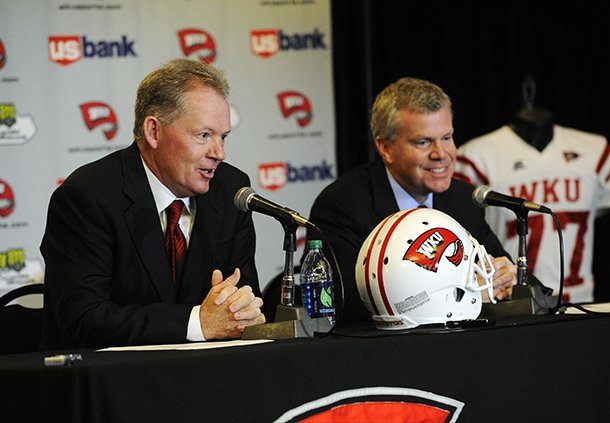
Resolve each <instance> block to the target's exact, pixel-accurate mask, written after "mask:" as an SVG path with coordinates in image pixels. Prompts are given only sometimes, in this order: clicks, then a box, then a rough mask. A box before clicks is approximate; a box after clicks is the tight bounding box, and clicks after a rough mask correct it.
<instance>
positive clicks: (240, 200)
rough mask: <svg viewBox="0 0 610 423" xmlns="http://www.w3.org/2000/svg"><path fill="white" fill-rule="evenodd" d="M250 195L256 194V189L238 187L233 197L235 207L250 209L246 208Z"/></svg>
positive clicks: (244, 210)
mask: <svg viewBox="0 0 610 423" xmlns="http://www.w3.org/2000/svg"><path fill="white" fill-rule="evenodd" d="M252 195H256V191H254V190H253V189H252V187H243V188H240V189H239V191H237V192H236V193H235V197H234V198H233V202H234V203H235V207H237V208H238V209H239V210H241V211H243V212H247V211H250V209H249V208H248V201H249V200H250V197H251V196H252Z"/></svg>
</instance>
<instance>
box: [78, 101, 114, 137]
mask: <svg viewBox="0 0 610 423" xmlns="http://www.w3.org/2000/svg"><path fill="white" fill-rule="evenodd" d="M80 110H81V113H82V115H83V120H84V121H85V125H87V128H89V130H90V131H93V130H94V129H95V128H97V127H98V126H99V127H101V128H102V131H103V133H104V136H105V137H106V139H107V140H108V141H110V140H111V139H112V138H114V136H115V135H116V132H117V129H118V125H117V118H116V115H115V114H114V110H112V107H110V106H109V105H107V104H106V103H101V102H91V103H83V104H81V105H80Z"/></svg>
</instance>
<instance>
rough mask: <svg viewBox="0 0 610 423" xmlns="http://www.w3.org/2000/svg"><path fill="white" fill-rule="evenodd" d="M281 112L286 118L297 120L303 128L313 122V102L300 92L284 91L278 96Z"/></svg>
mask: <svg viewBox="0 0 610 423" xmlns="http://www.w3.org/2000/svg"><path fill="white" fill-rule="evenodd" d="M277 101H278V103H279V106H280V111H281V112H282V115H283V116H284V118H286V119H288V118H290V117H292V118H294V119H296V121H297V123H298V124H299V126H300V127H301V128H303V127H305V126H307V125H309V123H310V122H311V116H312V108H311V102H310V101H309V99H308V98H307V96H305V95H304V94H302V93H300V92H298V91H284V92H281V93H279V94H278V95H277Z"/></svg>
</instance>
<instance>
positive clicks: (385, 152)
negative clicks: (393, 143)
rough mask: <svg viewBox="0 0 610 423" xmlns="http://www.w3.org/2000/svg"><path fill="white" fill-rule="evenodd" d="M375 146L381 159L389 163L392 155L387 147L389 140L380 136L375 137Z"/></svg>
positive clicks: (388, 146)
mask: <svg viewBox="0 0 610 423" xmlns="http://www.w3.org/2000/svg"><path fill="white" fill-rule="evenodd" d="M375 148H376V149H377V152H378V153H379V155H380V156H381V159H382V160H383V161H384V162H385V163H387V164H389V163H392V155H391V154H390V153H389V148H390V142H389V141H387V140H385V139H383V138H381V137H375Z"/></svg>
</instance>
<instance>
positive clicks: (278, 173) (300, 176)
mask: <svg viewBox="0 0 610 423" xmlns="http://www.w3.org/2000/svg"><path fill="white" fill-rule="evenodd" d="M333 179H334V175H333V167H332V165H330V164H328V163H326V160H322V163H321V164H319V165H313V166H309V165H302V166H296V165H293V164H291V163H290V162H276V163H261V164H259V165H258V185H259V186H260V187H261V188H264V189H267V190H270V191H275V190H278V189H280V188H283V187H284V186H285V185H286V184H293V183H303V182H314V181H326V180H333Z"/></svg>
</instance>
